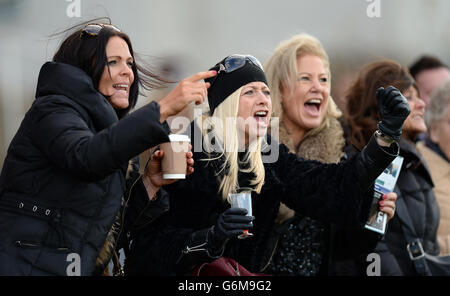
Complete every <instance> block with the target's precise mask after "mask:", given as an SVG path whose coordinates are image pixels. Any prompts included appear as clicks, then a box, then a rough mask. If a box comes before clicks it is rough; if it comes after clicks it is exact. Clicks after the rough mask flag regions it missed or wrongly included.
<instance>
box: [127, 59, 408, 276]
mask: <svg viewBox="0 0 450 296" xmlns="http://www.w3.org/2000/svg"><path fill="white" fill-rule="evenodd" d="M211 70H216V71H218V74H217V76H215V77H213V78H210V79H209V80H208V82H210V83H211V86H210V88H209V89H208V102H209V107H210V112H209V114H205V115H204V116H201V117H199V118H197V119H196V120H194V121H193V122H192V124H191V126H190V129H188V132H190V135H191V138H192V139H193V140H192V142H193V145H194V160H195V161H196V164H197V167H196V173H195V174H192V175H190V176H189V177H187V178H186V180H182V181H180V182H177V183H174V184H171V185H168V186H165V187H164V188H165V190H167V192H168V193H169V198H170V210H169V211H168V212H167V213H166V214H164V215H163V216H162V217H160V218H159V220H158V221H155V223H152V224H151V225H149V226H148V227H145V228H143V229H141V231H140V232H138V233H136V234H135V237H134V240H133V243H132V246H131V253H130V256H129V257H128V258H127V263H126V266H125V268H126V272H128V274H158V275H161V274H166V275H167V274H172V275H174V274H186V273H190V272H192V270H193V268H194V267H195V266H197V265H199V264H202V263H205V262H210V261H212V260H214V259H215V258H219V257H220V256H222V255H223V256H225V257H231V258H232V259H234V260H236V261H238V262H239V263H240V264H242V265H243V266H244V267H245V268H247V269H248V270H250V271H252V272H261V270H262V269H263V268H264V266H266V265H267V263H268V261H269V258H270V255H271V252H272V250H273V245H272V240H271V239H270V237H271V235H272V231H273V228H274V225H275V219H276V217H277V214H278V209H279V206H280V202H283V203H284V204H286V205H287V206H288V207H290V208H292V209H293V210H295V211H297V212H299V213H300V214H304V215H307V216H309V217H312V218H314V219H320V220H323V221H325V222H335V223H338V224H340V225H343V226H344V225H345V226H348V227H353V226H360V225H361V224H363V223H364V222H365V221H366V219H367V216H368V211H369V207H370V204H371V202H372V196H371V195H368V194H367V191H370V190H373V182H374V180H375V178H376V177H377V176H378V175H379V174H380V173H381V172H382V171H383V170H384V169H385V168H386V167H387V166H388V165H389V163H390V162H391V161H392V160H393V159H394V158H395V157H396V155H397V153H398V145H397V144H392V145H390V143H386V142H385V140H383V139H381V138H376V137H375V136H374V137H373V138H372V139H371V141H370V142H369V143H368V145H367V146H366V147H365V148H364V149H363V150H362V152H361V153H360V154H358V155H355V156H354V157H353V158H352V159H350V160H348V161H347V162H344V163H339V164H322V163H320V162H318V161H314V160H304V159H302V158H300V157H298V156H297V155H295V154H293V153H289V150H288V148H287V147H286V146H284V145H283V144H281V145H279V144H278V143H276V142H275V141H273V142H272V140H271V138H270V136H268V135H267V128H268V126H269V123H270V118H271V111H272V101H271V97H270V90H269V87H268V85H267V79H266V76H265V74H264V71H263V68H262V66H261V64H260V63H259V61H258V60H257V59H256V58H255V57H253V56H248V55H231V56H228V57H226V58H225V59H223V60H222V61H220V62H218V63H217V64H216V65H215V66H214V67H213V68H211ZM388 95H389V96H390V97H388ZM391 95H392V94H389V93H386V97H385V99H386V100H388V99H392V100H394V103H393V104H390V105H382V106H380V110H381V111H382V112H383V113H382V124H380V125H381V126H384V127H387V128H388V130H390V131H391V132H390V133H387V135H392V136H394V135H395V134H396V133H397V132H398V130H399V129H401V127H402V125H403V122H402V120H401V118H406V117H407V116H408V114H409V108H408V105H407V103H406V99H405V98H403V97H402V95H401V94H395V95H394V96H393V97H391ZM390 103H392V101H390ZM389 116H396V117H397V118H398V119H400V120H398V121H395V122H392V121H390V120H389V119H388V118H389ZM273 131H274V129H273V127H272V132H273ZM267 144H268V145H267ZM195 147H203V149H199V150H195ZM274 151H276V152H278V153H277V154H275V153H274ZM243 188H247V189H245V190H248V191H250V192H251V196H252V208H253V210H252V214H253V216H246V214H247V210H246V209H242V208H230V199H229V194H232V193H236V192H239V191H241V190H242V189H243ZM368 196H369V197H368ZM253 218H254V219H253ZM252 222H253V224H252ZM246 229H251V233H253V234H254V236H253V237H250V238H247V239H243V240H240V239H238V238H237V237H238V235H241V234H243V233H244V232H245V231H244V230H246Z"/></svg>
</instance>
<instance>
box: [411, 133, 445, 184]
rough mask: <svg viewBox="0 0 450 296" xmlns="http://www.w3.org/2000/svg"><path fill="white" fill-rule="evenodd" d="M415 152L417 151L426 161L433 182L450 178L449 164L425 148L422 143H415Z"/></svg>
mask: <svg viewBox="0 0 450 296" xmlns="http://www.w3.org/2000/svg"><path fill="white" fill-rule="evenodd" d="M417 150H419V152H420V153H421V154H422V155H423V157H424V158H425V159H426V160H427V163H428V165H429V166H430V167H431V168H432V170H433V173H432V174H433V178H434V179H435V180H438V179H440V178H443V177H444V178H448V176H450V163H449V162H448V161H446V160H445V159H443V158H442V157H441V156H439V155H438V154H437V153H436V152H434V151H433V150H431V149H430V148H429V147H427V146H426V145H425V143H424V142H419V143H417Z"/></svg>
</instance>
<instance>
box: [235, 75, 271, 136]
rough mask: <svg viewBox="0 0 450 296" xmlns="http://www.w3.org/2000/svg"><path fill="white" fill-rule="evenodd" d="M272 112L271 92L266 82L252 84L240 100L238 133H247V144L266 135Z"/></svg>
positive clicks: (244, 90) (242, 92)
mask: <svg viewBox="0 0 450 296" xmlns="http://www.w3.org/2000/svg"><path fill="white" fill-rule="evenodd" d="M271 112H272V100H271V99H270V90H269V88H268V87H267V85H266V84H265V83H264V82H259V81H257V82H251V83H248V84H246V85H244V87H243V88H242V91H241V95H240V98H239V110H238V123H237V127H238V131H239V132H240V134H242V132H245V138H246V143H248V140H249V139H250V140H255V139H256V138H257V137H262V136H264V135H265V134H266V132H267V128H268V126H269V122H270V114H271Z"/></svg>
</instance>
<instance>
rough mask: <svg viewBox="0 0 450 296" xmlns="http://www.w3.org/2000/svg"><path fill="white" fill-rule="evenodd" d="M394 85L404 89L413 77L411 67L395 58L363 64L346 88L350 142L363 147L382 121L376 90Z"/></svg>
mask: <svg viewBox="0 0 450 296" xmlns="http://www.w3.org/2000/svg"><path fill="white" fill-rule="evenodd" d="M390 85H392V86H394V87H396V88H397V89H398V90H400V91H401V92H404V91H405V90H407V89H408V88H410V87H411V86H412V85H414V79H413V78H412V77H411V75H410V74H409V72H408V70H407V69H406V68H404V67H402V66H401V65H400V64H398V63H397V62H395V61H391V60H384V61H378V62H374V63H371V64H368V65H366V66H364V67H363V68H362V69H361V71H360V72H359V73H358V76H357V78H356V81H355V82H354V83H353V85H352V86H351V87H350V89H349V90H348V91H347V104H346V108H345V117H346V119H347V124H348V134H347V141H348V143H349V144H353V145H355V146H356V147H357V148H358V149H362V148H363V147H364V146H365V145H366V144H367V143H368V141H369V140H370V137H371V136H372V134H373V133H374V132H375V130H376V129H377V123H378V122H379V121H380V115H379V113H378V106H377V99H376V91H377V89H378V88H380V87H384V88H386V87H388V86H390Z"/></svg>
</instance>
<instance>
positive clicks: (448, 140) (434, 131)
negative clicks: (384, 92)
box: [417, 81, 450, 255]
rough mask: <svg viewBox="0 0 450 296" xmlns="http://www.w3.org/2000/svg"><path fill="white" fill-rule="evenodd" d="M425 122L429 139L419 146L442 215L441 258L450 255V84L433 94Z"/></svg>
mask: <svg viewBox="0 0 450 296" xmlns="http://www.w3.org/2000/svg"><path fill="white" fill-rule="evenodd" d="M425 123H426V125H427V127H428V137H427V138H426V139H425V141H423V142H418V143H417V149H418V151H419V152H420V153H421V154H422V156H423V158H424V159H425V160H426V162H427V164H428V166H429V168H430V171H431V176H432V177H433V182H434V194H435V195H436V198H437V201H438V204H439V209H440V213H441V222H440V223H439V228H438V233H437V238H438V242H439V247H440V249H441V253H440V255H450V81H447V82H445V83H444V84H442V85H441V86H439V87H438V88H437V89H435V90H434V91H433V93H432V95H431V100H430V103H429V104H428V105H427V109H426V111H425Z"/></svg>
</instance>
